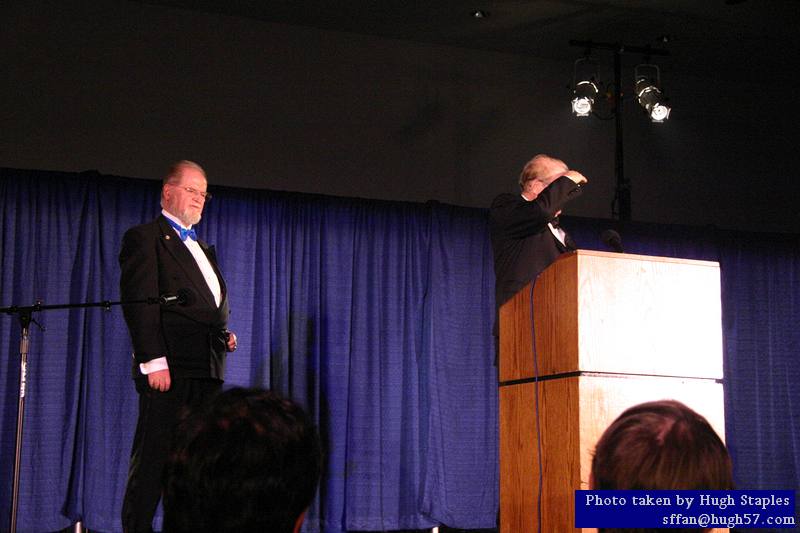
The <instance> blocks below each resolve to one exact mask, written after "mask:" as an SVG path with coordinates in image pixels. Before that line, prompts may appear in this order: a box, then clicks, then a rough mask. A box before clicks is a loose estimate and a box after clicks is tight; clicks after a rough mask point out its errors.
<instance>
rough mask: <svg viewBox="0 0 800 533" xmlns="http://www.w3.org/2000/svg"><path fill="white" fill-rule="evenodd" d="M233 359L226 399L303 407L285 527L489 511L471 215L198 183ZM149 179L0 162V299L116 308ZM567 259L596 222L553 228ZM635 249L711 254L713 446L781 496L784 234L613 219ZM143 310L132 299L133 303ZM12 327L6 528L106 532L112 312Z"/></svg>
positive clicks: (791, 449) (793, 249) (129, 399)
mask: <svg viewBox="0 0 800 533" xmlns="http://www.w3.org/2000/svg"><path fill="white" fill-rule="evenodd" d="M212 191H213V192H214V195H215V198H214V200H213V201H212V202H210V203H209V205H208V206H207V208H206V209H207V210H206V215H205V217H204V220H203V221H202V222H201V223H200V225H199V226H198V232H199V234H200V236H201V238H203V239H204V240H206V241H208V242H210V243H212V244H216V246H217V252H218V255H219V259H220V263H221V267H222V270H223V273H224V274H225V276H226V280H227V282H228V285H229V287H230V297H231V302H232V308H233V314H232V316H231V324H230V326H231V328H232V329H234V330H235V331H236V332H237V334H238V335H239V337H240V349H239V351H237V353H236V354H235V355H234V356H233V357H232V358H231V359H230V360H229V367H228V379H227V384H228V385H260V386H265V387H270V388H273V389H276V390H279V391H281V392H283V393H285V394H287V395H289V396H292V397H293V398H295V399H296V400H298V401H300V402H301V403H303V404H304V405H305V406H306V407H307V409H308V410H309V411H310V412H311V413H312V414H313V416H314V417H315V419H316V420H317V422H318V424H319V426H320V430H321V433H322V435H323V439H324V441H325V443H326V448H327V452H328V462H327V466H326V469H325V474H324V477H323V480H322V483H321V487H320V491H319V496H318V498H317V499H316V501H315V503H314V505H313V507H312V509H311V510H310V512H309V515H308V519H307V522H306V525H305V526H304V531H324V532H340V531H345V530H389V529H413V528H424V527H430V526H432V525H436V524H439V523H445V524H448V525H451V526H456V527H460V528H479V527H491V526H493V525H494V522H495V517H496V506H497V393H496V377H495V369H494V367H493V366H492V361H493V358H494V346H493V340H492V336H491V326H492V320H493V317H494V298H493V294H494V292H493V284H494V274H493V269H492V261H491V249H490V245H489V237H488V231H487V217H486V212H485V211H484V210H479V209H466V208H458V207H452V206H447V205H441V204H437V203H433V202H430V203H427V204H409V203H397V202H380V201H366V200H353V199H340V198H331V197H324V196H313V195H300V194H287V193H275V192H268V191H252V190H241V189H226V188H215V187H213V186H212ZM158 194H159V183H158V182H153V181H147V180H133V179H126V178H117V177H109V176H100V175H97V174H93V173H84V174H65V173H54V172H36V171H21V170H11V169H3V170H0V200H2V203H1V204H0V206H2V207H0V209H2V214H1V215H2V216H0V245H1V246H2V249H1V250H0V276H2V285H1V286H0V305H10V304H11V303H15V304H30V303H32V302H34V301H35V300H36V299H42V300H43V301H44V303H48V304H54V303H62V302H80V301H98V300H105V299H116V298H117V297H118V278H119V267H118V265H117V259H116V257H117V253H118V248H119V242H120V239H121V236H122V234H123V232H124V231H125V230H126V229H127V228H128V227H130V226H132V225H135V224H139V223H142V222H145V221H148V220H151V219H152V218H153V217H154V216H155V215H156V214H157V213H158V211H159V207H158ZM564 225H565V226H566V227H568V228H570V230H571V232H572V233H573V235H574V236H575V238H576V241H577V242H578V243H579V244H580V245H581V247H583V248H588V249H602V245H601V243H599V241H598V237H597V235H598V234H599V233H600V231H601V230H602V229H604V228H605V227H607V225H608V222H603V221H598V220H587V219H575V218H573V219H566V220H565V223H564ZM618 229H620V230H622V233H623V235H624V236H625V238H626V241H627V243H626V245H627V249H628V251H630V252H634V253H646V254H653V255H666V256H676V257H689V258H697V259H710V260H716V261H720V263H721V266H722V282H723V320H724V324H723V327H724V340H725V366H726V383H725V394H726V408H727V418H726V422H727V431H728V434H727V439H728V444H729V446H730V447H731V450H732V452H733V456H734V459H735V463H736V464H735V466H736V478H737V483H738V485H739V486H740V487H743V488H795V487H797V486H799V485H800V388H798V387H800V386H799V385H798V382H800V358H799V357H798V340H799V339H800V334H798V332H797V331H796V328H795V324H797V323H798V321H799V320H800V305H798V294H800V293H799V292H798V288H799V287H800V286H799V285H798V277H799V276H800V238H798V236H793V235H786V236H780V235H759V234H752V235H751V234H742V233H731V232H720V231H715V230H714V229H713V228H705V229H691V228H685V227H674V226H666V227H665V226H651V225H642V224H638V225H637V224H632V225H628V226H625V227H622V228H618ZM143 296H146V295H143ZM36 318H37V319H38V320H39V322H41V323H42V325H43V326H45V327H46V328H47V330H46V331H45V332H41V331H39V330H38V329H37V328H36V327H33V330H32V343H31V350H30V356H29V369H28V379H29V389H28V394H29V396H28V400H27V411H26V416H25V436H24V445H25V453H24V455H23V469H22V483H21V505H20V510H19V511H20V515H19V524H20V530H21V531H52V530H56V529H60V528H63V527H66V526H68V525H69V524H70V523H72V522H74V521H76V520H78V519H82V520H83V522H84V524H85V525H86V526H88V527H90V528H92V529H95V530H100V531H119V530H120V525H119V518H118V517H119V510H120V505H121V499H122V494H123V491H124V485H125V478H126V473H127V465H128V454H129V451H130V444H131V440H132V434H133V429H134V424H135V417H136V394H135V392H134V390H133V385H132V383H131V380H130V375H129V372H130V365H129V359H128V358H129V357H130V344H129V340H128V334H127V330H126V328H125V324H124V321H123V319H122V315H121V313H120V312H119V309H114V310H112V311H110V312H106V311H102V310H97V309H95V310H73V311H52V312H48V313H40V314H38V315H37V317H36ZM0 342H2V347H3V356H2V359H0V402H1V403H2V406H0V407H1V409H2V410H0V454H1V455H0V529H2V528H3V527H4V526H3V524H7V523H8V519H9V507H10V501H11V473H12V468H13V455H14V427H15V423H16V399H17V390H18V379H19V362H18V355H17V354H18V351H19V326H18V324H17V322H16V321H15V320H14V319H12V318H11V317H8V316H0Z"/></svg>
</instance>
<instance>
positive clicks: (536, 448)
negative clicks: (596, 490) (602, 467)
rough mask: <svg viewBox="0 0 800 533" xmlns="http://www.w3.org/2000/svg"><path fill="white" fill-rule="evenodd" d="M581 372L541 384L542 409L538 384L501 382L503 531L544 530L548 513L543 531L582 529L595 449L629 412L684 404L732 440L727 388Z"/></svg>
mask: <svg viewBox="0 0 800 533" xmlns="http://www.w3.org/2000/svg"><path fill="white" fill-rule="evenodd" d="M576 374H577V375H565V376H549V377H548V378H547V379H546V380H543V381H540V382H539V395H538V409H537V398H536V383H535V382H532V381H522V382H511V383H501V384H500V385H501V386H500V480H501V481H500V532H501V533H530V532H536V531H538V529H539V528H538V521H539V516H540V512H539V509H540V508H541V509H544V510H546V511H544V512H542V513H541V531H571V530H574V527H575V526H574V515H575V509H574V491H575V490H578V489H588V488H589V475H590V472H591V463H592V453H593V452H594V446H595V444H596V443H597V440H598V439H599V438H600V435H601V434H602V433H603V431H605V429H606V427H608V425H609V424H610V423H611V422H612V421H613V420H614V419H615V418H616V417H617V416H619V415H620V414H621V413H622V411H624V410H625V409H627V408H628V407H631V406H633V405H636V404H638V403H642V402H646V401H654V400H664V399H673V400H678V401H680V402H683V403H685V404H686V405H688V406H689V407H691V408H692V409H694V410H695V411H697V412H698V413H700V414H701V415H703V416H705V417H706V419H708V421H709V423H710V424H711V426H712V427H713V428H714V430H715V431H716V432H717V434H719V435H720V436H721V437H723V438H724V435H725V420H724V412H725V411H724V406H723V395H722V385H721V383H719V382H718V381H717V380H714V379H703V378H677V377H662V376H632V375H627V374H602V373H588V372H587V373H576ZM537 410H538V415H537ZM537 421H538V428H537ZM537 429H538V436H539V438H537ZM540 447H541V453H540ZM540 458H541V466H540ZM540 474H541V475H540ZM540 485H541V507H540V502H539V499H540V498H539V491H540V488H539V487H540ZM584 531H587V532H588V531H595V530H593V529H585V530H584Z"/></svg>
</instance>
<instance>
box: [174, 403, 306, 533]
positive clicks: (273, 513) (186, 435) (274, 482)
mask: <svg viewBox="0 0 800 533" xmlns="http://www.w3.org/2000/svg"><path fill="white" fill-rule="evenodd" d="M320 470H321V453H320V442H319V436H318V434H317V431H316V429H315V427H314V425H313V424H312V423H311V421H310V419H309V418H308V416H307V415H306V414H305V413H304V412H303V410H302V409H301V408H300V407H299V406H297V405H296V404H295V403H293V402H291V401H290V400H287V399H284V398H282V397H280V396H279V395H277V394H275V393H273V392H270V391H266V390H261V389H241V388H235V389H231V390H228V391H226V392H224V393H222V394H220V395H219V396H217V397H216V398H215V399H214V400H213V402H212V403H211V404H210V405H209V406H208V407H207V408H206V409H205V410H203V411H202V412H200V413H196V414H194V415H192V416H191V417H189V418H188V419H187V420H186V421H185V422H184V423H182V424H181V426H180V427H179V428H178V432H177V437H176V442H175V445H174V447H173V451H172V453H171V454H170V457H169V459H168V461H167V466H166V469H165V474H164V476H165V481H164V531H169V532H190V531H191V532H203V531H208V532H211V531H213V532H219V533H224V532H238V531H270V532H275V533H291V532H292V531H294V529H295V525H297V524H299V521H298V520H299V519H300V517H301V516H302V515H303V513H304V512H305V510H306V509H307V508H308V506H309V505H310V503H311V501H312V499H313V498H314V494H315V492H316V488H317V483H318V481H319V476H320Z"/></svg>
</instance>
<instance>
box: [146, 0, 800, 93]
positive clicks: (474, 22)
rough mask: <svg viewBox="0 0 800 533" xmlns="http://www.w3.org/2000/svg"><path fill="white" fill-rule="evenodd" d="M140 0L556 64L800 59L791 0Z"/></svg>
mask: <svg viewBox="0 0 800 533" xmlns="http://www.w3.org/2000/svg"><path fill="white" fill-rule="evenodd" d="M143 1H144V2H145V3H150V4H159V5H166V6H172V7H178V8H182V9H192V10H198V11H205V12H211V13H218V14H224V15H230V16H239V17H246V18H251V19H257V20H263V21H269V22H277V23H283V24H291V25H299V26H310V27H315V28H322V29H327V30H334V31H344V32H353V33H361V34H368V35H376V36H382V37H389V38H396V39H404V40H409V41H415V42H420V43H431V44H441V45H449V46H456V47H461V48H468V49H477V50H491V51H496V52H506V53H513V54H523V55H530V56H534V57H540V58H545V59H552V60H574V59H576V58H578V57H580V56H581V55H582V54H583V50H581V49H578V48H575V47H572V46H570V45H569V41H570V40H571V39H577V40H592V41H595V42H607V43H622V44H626V45H632V46H648V45H650V46H652V47H656V48H662V49H665V50H667V51H669V53H670V55H669V57H667V58H659V59H658V61H657V63H658V64H659V65H660V66H661V68H662V70H663V71H678V72H680V73H682V74H684V75H691V76H695V75H696V76H700V77H703V78H709V77H711V78H724V79H728V80H741V81H752V82H762V81H764V80H769V81H776V80H790V79H795V78H796V77H797V76H795V75H794V69H795V68H796V66H795V63H796V62H798V61H800V46H798V38H797V28H798V24H799V23H800V2H798V1H797V0H648V1H637V0H602V1H601V0H541V1H537V0H532V1H516V2H515V1H496V0H495V1H490V0H469V1H459V0H430V1H429V2H415V1H413V0H412V1H410V0H404V1H400V0H343V1H340V2H332V1H330V0H282V1H266V2H265V1H257V0H225V1H220V0H143ZM477 10H481V11H483V13H484V15H485V16H483V17H482V18H479V17H475V16H474V14H473V13H474V12H475V11H477ZM598 55H599V54H598ZM640 60H641V57H637V58H635V60H633V59H632V61H635V62H640Z"/></svg>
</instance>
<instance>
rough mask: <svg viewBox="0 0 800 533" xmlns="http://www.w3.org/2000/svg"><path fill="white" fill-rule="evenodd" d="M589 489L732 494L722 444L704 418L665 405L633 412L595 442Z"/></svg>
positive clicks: (681, 406)
mask: <svg viewBox="0 0 800 533" xmlns="http://www.w3.org/2000/svg"><path fill="white" fill-rule="evenodd" d="M590 485H591V488H592V489H593V490H670V489H677V490H731V489H733V469H732V465H731V459H730V456H729V455H728V450H727V449H726V448H725V444H723V442H722V440H720V438H719V436H718V435H717V434H716V433H715V432H714V429H713V428H712V427H711V425H710V424H709V423H708V422H707V421H706V419H705V418H703V417H702V416H700V415H699V414H697V413H696V412H694V411H693V410H691V409H690V408H688V407H687V406H685V405H684V404H682V403H680V402H676V401H673V400H663V401H658V402H648V403H643V404H639V405H636V406H634V407H631V408H630V409H628V410H627V411H625V412H624V413H622V414H621V415H620V416H619V417H618V418H617V419H616V420H615V421H614V422H613V423H612V424H611V425H610V426H609V427H608V429H606V431H605V432H604V433H603V436H602V437H600V440H599V441H598V442H597V447H596V449H595V453H594V459H593V460H592V479H591V482H590ZM601 531H612V530H610V529H604V530H601ZM625 531H635V530H628V529H626V530H625ZM637 531H644V530H637ZM647 531H653V530H647ZM665 531H678V530H676V529H670V530H665ZM681 531H704V529H702V528H700V529H687V530H681Z"/></svg>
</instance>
